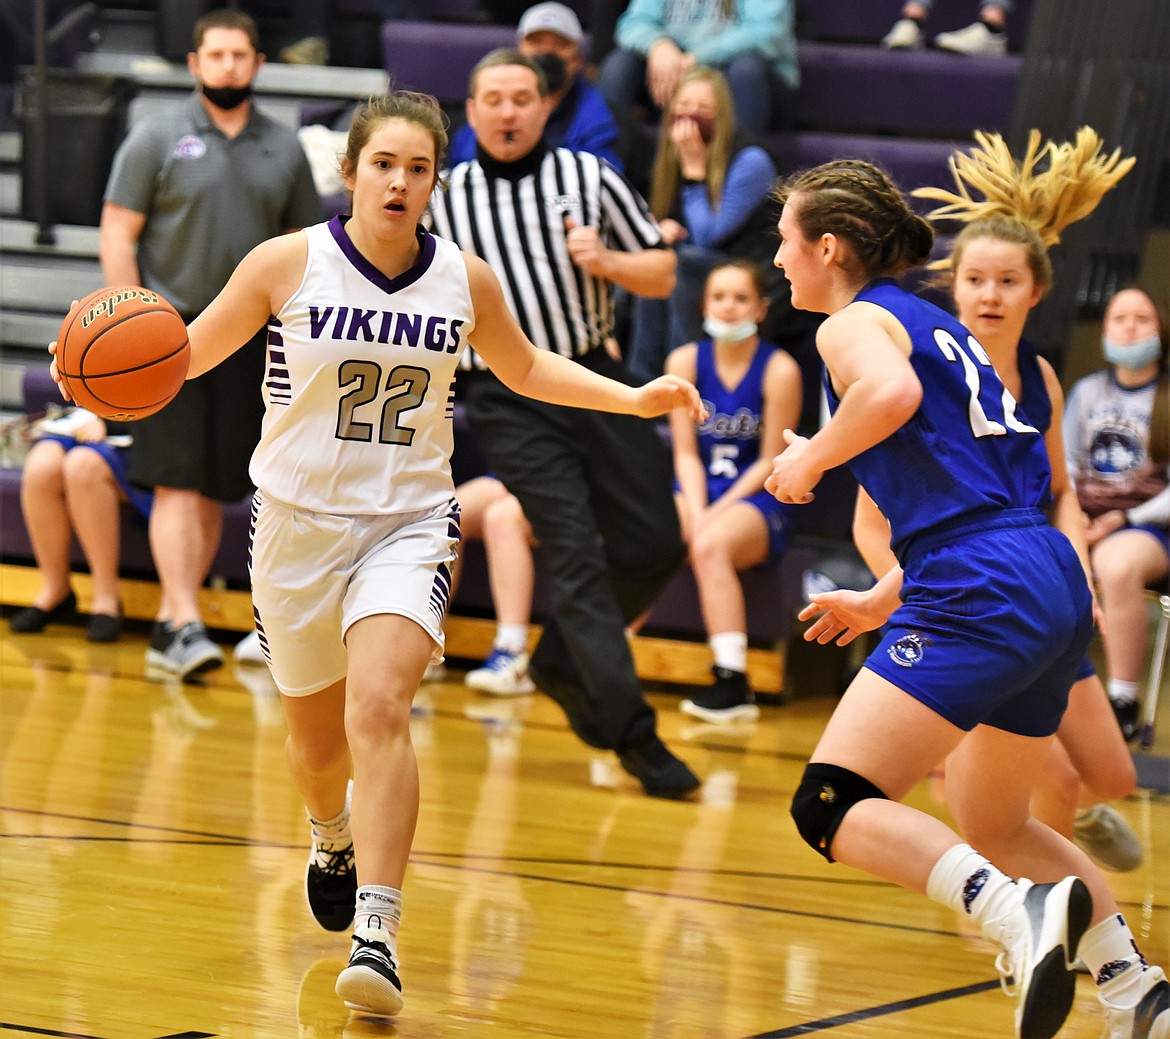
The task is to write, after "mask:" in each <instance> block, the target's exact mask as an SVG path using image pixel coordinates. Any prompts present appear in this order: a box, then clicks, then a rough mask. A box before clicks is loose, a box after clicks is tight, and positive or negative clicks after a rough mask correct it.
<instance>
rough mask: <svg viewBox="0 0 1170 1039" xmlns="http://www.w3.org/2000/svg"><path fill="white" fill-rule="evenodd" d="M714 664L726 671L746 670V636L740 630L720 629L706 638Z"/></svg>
mask: <svg viewBox="0 0 1170 1039" xmlns="http://www.w3.org/2000/svg"><path fill="white" fill-rule="evenodd" d="M707 642H708V644H709V645H710V647H711V653H712V654H713V655H714V657H715V666H716V667H721V668H724V669H725V670H727V671H746V670H747V644H748V637H747V633H746V632H742V631H721V632H719V633H718V634H717V635H712V636H711V637H710V638H709V639H708V640H707Z"/></svg>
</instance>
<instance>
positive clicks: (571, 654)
mask: <svg viewBox="0 0 1170 1039" xmlns="http://www.w3.org/2000/svg"><path fill="white" fill-rule="evenodd" d="M581 360H582V363H583V364H585V365H586V366H587V367H589V368H592V369H593V370H595V371H597V372H599V373H601V374H603V375H608V376H609V377H611V378H615V379H619V380H621V381H622V382H627V383H628V382H631V381H632V380H631V377H630V375H629V373H628V372H626V370H625V368H624V367H623V366H622V365H621V364H620V363H618V362H617V361H614V360H612V359H611V358H610V357H609V356H608V355H606V354H605V352H604V351H603V350H595V351H594V352H593V353H592V354H590V355H589V356H587V357H585V358H582V359H581ZM460 382H461V384H462V389H463V397H464V400H465V402H466V404H467V414H468V417H469V419H470V420H471V424H472V426H473V427H474V429H475V432H476V436H477V438H478V439H479V442H480V447H481V448H482V450H483V453H484V456H485V457H486V458H487V460H488V463H489V464H490V465H491V467H492V471H493V472H494V473H495V475H496V476H497V477H499V479H500V480H501V481H502V482H503V484H504V486H505V487H507V488H508V490H509V491H511V492H512V493H513V494H514V495H516V497H517V498H518V499H519V500H520V504H521V505H522V506H523V508H524V514H525V515H526V516H527V518H528V521H529V523H531V524H532V529H533V532H534V533H535V535H536V537H537V539H538V540H539V541H540V552H541V558H542V560H543V561H544V563H545V565H546V567H547V570H548V574H549V577H550V583H551V591H552V616H551V617H549V618H548V619H547V620H546V623H545V625H544V634H543V636H542V638H541V640H540V643H539V645H538V646H537V648H536V650H535V652H534V653H533V656H532V667H533V676H534V678H536V679H537V682H538V684H540V686H541V688H542V689H543V690H544V691H545V692H547V693H549V694H550V695H551V696H552V697H553V698H554V699H555V700H556V701H557V702H558V703H559V704H560V705H561V706H562V707H563V708H564V710H565V713H566V715H567V716H568V719H569V723H570V724H571V725H572V727H573V730H574V731H575V732H576V733H577V735H578V736H580V737H581V738H582V739H583V740H584V741H585V742H586V743H589V744H590V745H592V746H595V747H601V748H607V749H613V750H618V751H621V750H623V749H624V748H625V747H627V746H630V745H633V744H636V743H638V742H640V741H641V740H643V739H645V738H646V737H648V736H649V735H650V734H651V733H652V732H653V731H654V727H655V715H654V711H653V709H652V708H651V707H650V705H649V704H647V703H646V700H645V697H644V696H643V694H642V687H641V684H640V683H639V681H638V677H637V674H636V673H635V671H634V661H633V658H632V656H631V655H630V649H629V645H628V644H627V642H626V638H625V625H626V622H627V621H630V620H633V619H634V618H635V617H637V616H639V615H640V614H641V613H642V612H643V611H644V610H645V609H646V607H648V606H649V605H650V604H651V603H653V602H654V600H655V599H656V598H657V596H658V594H659V592H661V591H662V589H663V587H664V586H665V585H666V583H667V581H669V580H670V578H671V576H672V575H673V573H674V571H675V569H676V568H677V567H678V565H679V563H680V562H681V561H682V558H683V554H684V548H683V544H682V538H681V535H680V533H679V525H678V514H677V512H676V510H675V505H674V497H673V493H672V489H671V488H672V478H671V459H670V452H669V450H668V449H667V447H666V445H665V444H664V443H663V441H662V439H661V437H660V436H659V435H658V432H657V431H656V430H655V429H654V427H653V425H652V424H651V423H650V422H647V421H646V420H644V419H639V418H635V417H633V416H630V415H611V414H608V413H603V412H597V411H585V410H583V409H579V408H566V407H558V406H555V405H550V404H544V403H541V402H539V401H534V400H530V399H528V398H526V397H521V396H519V395H517V394H515V393H513V392H512V391H511V390H509V389H508V388H507V387H505V386H504V385H503V384H502V383H501V382H500V381H499V380H498V379H497V378H496V377H495V376H494V375H491V374H489V373H487V372H470V373H464V374H463V375H461V376H460Z"/></svg>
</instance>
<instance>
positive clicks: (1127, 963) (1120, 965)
mask: <svg viewBox="0 0 1170 1039" xmlns="http://www.w3.org/2000/svg"><path fill="white" fill-rule="evenodd" d="M1077 953H1078V955H1079V956H1080V958H1081V959H1082V960H1084V961H1085V966H1086V967H1088V968H1089V970H1090V971H1091V972H1092V974H1093V979H1094V980H1095V981H1096V982H1097V987H1098V989H1099V990H1100V993H1101V998H1102V999H1104V1000H1107V1001H1108V1003H1109V1005H1110V1006H1113V1007H1117V1008H1121V1009H1128V1008H1129V1007H1134V1006H1137V1003H1138V1000H1139V999H1141V997H1142V996H1143V995H1144V991H1143V988H1142V974H1143V973H1144V972H1145V970H1146V969H1147V966H1148V965H1147V963H1146V961H1145V960H1144V959H1143V958H1142V954H1141V953H1140V952H1139V951H1138V947H1137V942H1135V941H1134V937H1133V932H1132V931H1130V929H1129V924H1127V923H1126V922H1125V917H1123V916H1122V915H1121V914H1120V913H1117V914H1115V915H1114V916H1107V917H1106V918H1105V919H1104V920H1102V921H1101V922H1100V923H1098V924H1094V925H1093V926H1092V927H1090V928H1089V929H1088V930H1087V931H1086V932H1085V935H1084V937H1083V938H1082V939H1081V944H1080V946H1079V947H1078V948H1077Z"/></svg>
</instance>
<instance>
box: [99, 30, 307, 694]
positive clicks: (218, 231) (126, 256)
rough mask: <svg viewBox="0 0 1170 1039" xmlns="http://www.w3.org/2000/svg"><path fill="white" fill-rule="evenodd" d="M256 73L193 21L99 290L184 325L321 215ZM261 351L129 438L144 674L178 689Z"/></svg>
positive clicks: (250, 37)
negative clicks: (120, 288) (147, 571)
mask: <svg viewBox="0 0 1170 1039" xmlns="http://www.w3.org/2000/svg"><path fill="white" fill-rule="evenodd" d="M263 63H264V56H263V55H262V54H261V53H260V50H259V32H258V30H257V28H256V23H255V21H253V19H252V18H251V17H249V16H248V15H246V14H244V13H243V12H242V11H238V10H234V9H226V8H225V9H221V10H216V11H212V12H210V13H209V14H206V15H204V16H203V17H202V18H200V19H199V20H198V21H197V22H196V23H195V30H194V50H193V51H192V52H191V53H190V54H189V55H188V56H187V67H188V69H189V70H190V72H191V75H192V76H193V77H194V79H195V81H196V84H197V88H196V90H195V92H194V93H193V94H192V95H191V96H190V97H189V98H188V99H187V101H185V102H184V103H183V104H182V105H181V106H180V107H177V108H176V107H170V108H167V109H166V110H163V111H160V112H158V113H157V114H155V115H152V116H148V117H146V118H144V119H142V120H140V121H139V122H137V123H136V124H135V125H134V126H133V127H132V128H131V130H130V134H129V136H128V137H127V138H126V140H125V141H124V142H123V143H122V145H121V147H119V149H118V152H117V155H116V156H115V159H114V168H113V170H112V172H111V173H110V180H109V184H108V185H107V187H106V197H105V204H104V206H103V208H102V216H101V228H100V234H99V257H100V259H101V265H102V274H103V276H104V278H105V281H106V284H107V285H144V286H146V287H147V288H150V289H153V290H154V291H156V292H158V293H159V294H160V295H162V296H164V297H165V298H166V299H168V300H170V302H171V303H172V304H174V306H175V308H176V309H177V310H178V311H179V313H180V314H182V315H183V316H184V318H186V319H187V320H188V321H190V320H192V319H193V318H194V317H195V316H196V315H198V314H199V312H200V311H202V310H203V308H204V307H206V306H207V304H208V303H210V302H211V300H212V299H213V298H214V297H215V295H216V293H217V292H218V291H219V290H220V289H221V288H223V286H224V283H225V282H226V281H227V279H228V277H229V275H230V274H231V273H232V271H233V270H234V269H235V265H236V264H237V263H238V262H239V260H240V258H241V257H243V256H244V254H245V253H247V252H248V250H249V249H251V248H252V247H254V246H255V245H258V244H259V243H260V242H262V241H265V240H266V239H269V238H272V237H273V236H275V235H278V234H280V233H282V232H284V231H288V230H292V229H295V228H298V227H302V226H306V225H308V224H312V223H314V222H316V220H317V219H318V217H319V215H320V211H321V210H320V203H319V201H318V198H317V192H316V189H315V188H314V187H313V177H312V174H311V172H310V170H309V164H308V161H307V160H306V158H305V153H304V151H303V150H302V149H301V146H300V143H299V142H298V141H297V137H296V134H295V133H293V131H292V130H291V129H289V128H288V127H286V126H284V125H283V124H281V123H279V122H278V121H277V120H275V119H272V118H270V117H268V116H266V115H264V114H263V113H261V112H259V111H257V110H256V108H255V105H254V104H253V101H252V87H253V83H254V81H255V78H256V75H257V73H258V72H259V71H260V67H261V65H263ZM266 341H267V329H261V330H260V331H259V332H258V333H257V334H256V335H255V336H254V337H253V339H252V342H251V343H250V344H249V345H248V347H247V348H246V349H243V350H240V351H239V352H238V353H236V354H235V355H234V356H233V357H232V358H231V360H229V361H228V362H226V363H225V364H223V365H221V366H220V367H218V368H216V369H215V370H214V371H212V372H209V373H207V374H206V375H203V376H201V377H200V378H199V379H197V380H193V381H191V382H188V383H187V384H186V385H185V386H184V387H183V389H182V390H181V391H180V392H179V395H178V397H176V398H175V400H174V401H172V402H171V403H170V404H169V405H168V406H167V407H166V408H165V409H163V410H162V411H161V412H159V413H158V414H157V415H151V416H150V417H149V418H145V419H143V420H141V421H140V422H138V423H137V424H136V426H135V436H136V438H137V441H136V444H135V448H134V452H133V455H132V458H131V466H130V478H131V480H132V481H133V482H134V483H135V484H138V485H140V486H144V487H153V488H154V489H155V499H154V507H153V509H152V510H151V514H150V547H151V553H152V555H153V557H154V565H155V568H156V569H157V571H158V577H159V583H160V584H161V586H162V597H161V600H160V603H159V612H158V614H157V617H156V623H155V625H154V630H153V632H152V633H151V640H150V648H149V649H148V650H147V663H148V665H150V667H151V668H152V670H157V671H159V672H162V673H165V674H167V675H170V676H173V677H176V678H180V679H183V678H187V677H189V676H191V675H194V674H197V673H199V672H201V671H205V670H209V669H211V668H215V667H219V666H220V665H221V664H222V663H223V653H222V652H221V651H220V649H219V647H218V646H217V645H216V644H215V643H214V642H212V641H211V639H210V638H208V635H207V631H206V629H205V628H204V625H203V620H202V617H201V614H200V609H199V589H200V588H201V587H202V585H203V582H204V580H205V579H206V577H207V574H208V571H209V570H210V567H211V563H212V560H213V559H214V558H215V553H216V550H217V548H218V546H219V541H220V535H221V533H222V530H223V503H224V502H231V501H238V500H240V499H241V498H244V497H245V496H247V495H248V494H249V493H250V492H251V490H252V481H251V479H250V478H249V476H248V460H249V457H250V455H251V452H252V449H253V448H254V447H255V446H256V443H257V441H258V440H259V438H260V425H261V419H262V417H263V411H264V402H263V400H262V399H261V395H260V394H259V393H258V392H257V387H258V386H259V385H260V383H261V381H262V377H263V372H264V366H265V359H266Z"/></svg>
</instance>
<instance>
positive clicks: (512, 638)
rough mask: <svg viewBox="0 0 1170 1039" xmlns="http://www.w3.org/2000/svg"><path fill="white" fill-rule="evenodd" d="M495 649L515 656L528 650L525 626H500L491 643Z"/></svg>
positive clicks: (526, 627) (526, 628) (526, 626)
mask: <svg viewBox="0 0 1170 1039" xmlns="http://www.w3.org/2000/svg"><path fill="white" fill-rule="evenodd" d="M492 646H493V647H494V648H495V649H502V650H503V651H504V652H505V653H511V654H512V655H513V656H515V655H516V654H517V653H523V652H524V650H526V649H527V648H528V625H527V624H500V625H499V626H497V628H496V637H495V640H494V641H493V642H492Z"/></svg>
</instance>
